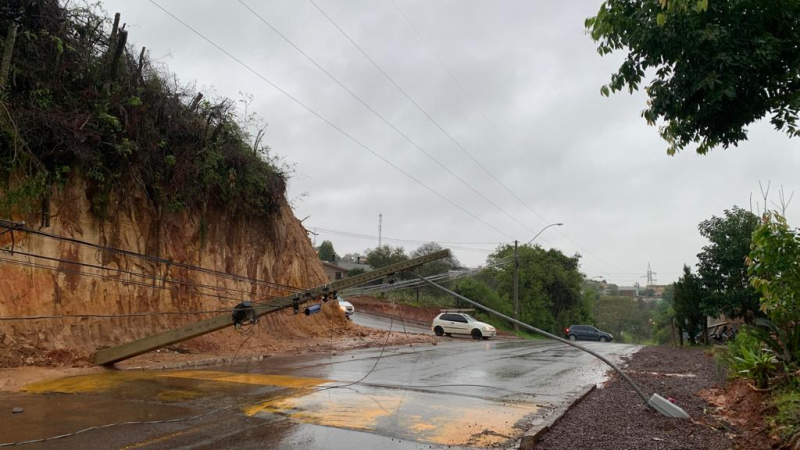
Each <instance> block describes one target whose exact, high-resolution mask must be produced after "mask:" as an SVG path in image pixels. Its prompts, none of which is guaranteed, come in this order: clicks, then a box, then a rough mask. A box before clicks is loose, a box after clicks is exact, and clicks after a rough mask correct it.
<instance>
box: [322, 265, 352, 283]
mask: <svg viewBox="0 0 800 450" xmlns="http://www.w3.org/2000/svg"><path fill="white" fill-rule="evenodd" d="M322 268H323V270H325V275H327V276H328V280H330V281H336V280H341V279H342V278H347V269H346V268H344V267H342V266H340V265H338V264H334V263H330V262H328V261H322Z"/></svg>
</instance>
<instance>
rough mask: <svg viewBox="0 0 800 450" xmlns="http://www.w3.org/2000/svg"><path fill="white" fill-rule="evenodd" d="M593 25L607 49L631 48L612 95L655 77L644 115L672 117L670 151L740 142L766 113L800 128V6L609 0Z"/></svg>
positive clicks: (602, 49) (786, 126)
mask: <svg viewBox="0 0 800 450" xmlns="http://www.w3.org/2000/svg"><path fill="white" fill-rule="evenodd" d="M585 26H586V28H587V31H588V32H589V33H590V34H591V36H592V39H594V40H595V41H596V42H597V44H598V48H597V51H598V52H599V53H600V54H601V55H606V54H609V53H612V52H614V51H617V50H620V51H623V52H627V55H626V57H625V60H624V61H623V63H622V65H621V66H620V67H619V69H618V70H617V72H616V73H614V74H612V76H611V82H610V83H609V84H608V85H607V86H603V87H602V88H601V93H602V94H603V95H606V96H608V95H609V93H610V92H617V91H620V90H622V89H625V88H627V89H628V90H629V91H631V92H633V91H635V90H638V89H639V87H640V85H641V84H642V83H643V82H644V80H645V77H647V76H650V74H652V77H653V78H652V81H650V83H649V85H648V86H647V88H646V91H647V94H648V96H649V100H648V103H647V108H646V109H645V110H644V112H643V113H642V116H643V117H644V118H645V119H646V120H647V122H648V123H649V124H651V125H655V124H656V123H658V122H659V121H663V122H664V125H663V126H662V127H661V128H660V134H661V137H662V138H663V139H664V140H666V142H667V143H668V149H667V152H668V153H669V154H674V153H675V152H678V151H680V150H682V149H684V148H686V147H688V146H690V145H692V144H696V145H697V148H696V151H697V152H698V153H700V154H705V153H707V152H708V151H709V150H711V149H713V148H714V147H717V146H722V147H723V148H728V147H729V146H730V145H734V146H735V145H737V144H738V143H739V142H740V141H742V140H745V139H747V130H746V127H747V126H748V125H749V124H751V123H753V122H755V121H757V120H760V119H761V118H763V117H765V116H767V115H769V116H770V121H771V122H772V124H773V125H774V126H775V128H776V129H778V130H784V131H785V132H786V133H788V134H789V135H790V136H796V135H797V134H798V132H799V129H798V126H797V117H798V111H799V110H800V82H798V79H799V78H800V64H798V63H797V61H799V60H800V2H797V1H796V0H700V1H695V0H660V1H655V0H606V1H605V2H604V3H603V4H602V5H601V7H600V10H599V11H598V13H597V15H596V16H594V17H590V18H588V19H586V23H585Z"/></svg>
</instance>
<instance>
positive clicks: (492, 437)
mask: <svg viewBox="0 0 800 450" xmlns="http://www.w3.org/2000/svg"><path fill="white" fill-rule="evenodd" d="M326 387H329V386H324V385H323V386H320V388H319V389H315V390H309V391H305V392H298V395H296V396H291V397H286V398H282V399H278V400H271V401H267V402H264V403H262V404H259V405H254V406H251V407H248V408H246V409H245V414H247V415H250V416H258V415H262V414H265V413H267V414H281V415H285V416H288V417H290V418H292V419H294V420H296V421H299V422H303V423H309V424H315V425H322V426H330V427H337V428H346V429H351V430H359V431H368V432H373V433H376V434H381V435H384V436H391V437H395V438H400V439H407V440H412V441H416V442H426V443H433V444H439V445H458V446H479V447H484V446H492V445H497V444H500V443H504V442H507V441H509V440H512V439H517V438H519V437H520V436H521V435H522V433H523V432H524V430H525V424H524V421H523V419H524V418H525V417H526V416H529V415H532V414H534V413H535V412H536V411H537V409H538V407H537V406H536V405H535V404H533V403H527V402H526V403H522V402H502V401H494V400H486V399H480V398H475V397H459V396H457V395H452V394H437V393H425V392H419V391H403V390H397V389H376V388H373V387H366V386H353V387H351V388H340V389H327V390H326Z"/></svg>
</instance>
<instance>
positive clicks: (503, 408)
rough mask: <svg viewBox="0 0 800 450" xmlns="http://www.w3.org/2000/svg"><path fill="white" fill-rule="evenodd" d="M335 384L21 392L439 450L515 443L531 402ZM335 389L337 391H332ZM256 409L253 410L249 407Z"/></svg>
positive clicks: (215, 375)
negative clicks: (440, 449)
mask: <svg viewBox="0 0 800 450" xmlns="http://www.w3.org/2000/svg"><path fill="white" fill-rule="evenodd" d="M339 385H340V384H339V383H338V382H334V381H332V380H328V379H322V378H309V377H295V376H284V375H264V374H242V373H233V372H224V371H202V370H198V371H174V372H155V371H154V372H147V371H143V372H105V373H100V374H91V375H84V376H78V377H69V378H62V379H57V380H49V381H44V382H39V383H34V384H31V385H29V386H26V388H25V391H26V392H27V393H28V394H47V393H62V394H83V395H88V396H92V397H100V398H103V399H109V400H112V401H113V400H114V399H116V400H118V401H124V402H127V401H131V400H139V401H146V402H149V403H150V404H153V403H155V404H176V405H184V406H191V407H202V408H206V409H213V408H219V407H225V406H228V405H234V406H235V409H239V410H241V412H242V413H244V415H245V416H248V417H254V418H274V417H276V416H277V417H288V418H289V419H291V420H292V421H295V422H298V423H303V424H309V425H321V426H326V427H336V428H341V429H348V430H356V431H364V432H368V433H375V434H378V435H382V436H388V437H393V438H399V439H403V440H410V441H416V442H421V443H430V444H438V445H457V446H478V447H484V446H492V445H497V444H501V443H505V442H507V441H510V440H512V439H517V438H519V436H520V435H521V434H522V433H523V432H524V429H525V424H524V422H525V421H524V419H525V418H526V417H527V416H531V415H533V414H534V413H535V412H536V411H537V409H538V407H537V405H536V404H534V403H531V402H529V401H524V402H523V401H516V402H514V401H502V400H499V399H489V398H478V397H472V396H463V395H458V394H453V393H448V392H424V391H419V390H413V391H412V390H406V389H398V388H391V389H389V388H381V387H376V386H365V385H354V386H348V387H338V386H339ZM334 386H337V387H334ZM254 402H256V403H254Z"/></svg>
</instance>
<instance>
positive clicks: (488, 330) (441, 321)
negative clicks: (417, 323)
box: [431, 312, 497, 339]
mask: <svg viewBox="0 0 800 450" xmlns="http://www.w3.org/2000/svg"><path fill="white" fill-rule="evenodd" d="M431 330H433V332H434V334H436V335H437V336H442V335H447V336H450V335H451V334H468V335H470V336H472V338H473V339H489V338H490V337H494V336H495V335H496V334H497V330H495V329H494V327H493V326H491V325H489V324H488V323H483V322H479V321H477V320H476V319H475V318H474V317H472V316H470V315H469V314H464V313H448V312H444V313H441V314H439V315H438V316H436V318H435V319H433V324H432V325H431Z"/></svg>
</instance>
